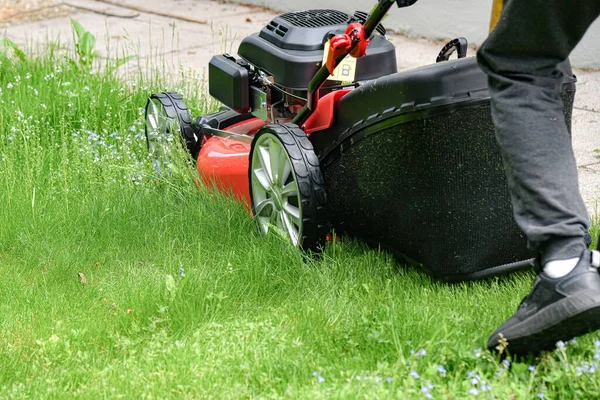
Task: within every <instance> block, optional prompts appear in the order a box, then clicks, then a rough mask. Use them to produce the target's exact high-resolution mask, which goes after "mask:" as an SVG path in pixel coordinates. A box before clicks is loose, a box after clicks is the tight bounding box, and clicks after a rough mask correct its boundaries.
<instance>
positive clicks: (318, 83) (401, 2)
mask: <svg viewBox="0 0 600 400" xmlns="http://www.w3.org/2000/svg"><path fill="white" fill-rule="evenodd" d="M417 1H418V0H378V2H377V4H376V5H375V7H374V8H373V10H372V11H371V13H370V15H369V18H367V20H366V21H365V23H364V25H363V32H364V35H362V36H363V37H364V38H370V37H371V35H372V34H373V32H375V29H376V28H377V25H379V24H380V23H381V21H382V20H383V18H384V17H385V16H386V14H387V13H388V12H389V11H390V9H391V8H392V6H393V5H394V4H397V5H398V7H408V6H412V5H413V4H415V3H416V2H417ZM359 43H360V40H355V41H354V42H353V44H352V46H350V47H349V48H348V50H347V51H344V52H343V53H340V54H339V55H338V56H337V57H336V58H335V67H337V66H338V65H339V64H340V63H341V62H342V60H344V58H346V56H348V54H350V53H351V52H352V51H353V50H354V48H355V47H357V45H358V44H359ZM327 64H329V63H323V65H322V66H321V68H319V70H318V71H317V73H316V74H315V76H314V77H313V78H312V80H311V81H310V82H309V84H308V96H307V97H308V98H307V101H306V105H305V106H304V107H303V108H302V110H300V112H299V113H298V115H296V117H295V118H294V119H293V120H292V123H294V124H296V125H298V126H300V127H302V125H304V123H305V122H306V121H307V120H308V118H309V117H310V116H311V115H312V114H313V112H314V111H315V110H316V108H317V104H318V103H319V90H320V89H321V87H322V86H323V84H324V83H325V81H326V80H327V78H329V75H331V72H330V70H329V69H328V68H327ZM330 67H331V66H330ZM334 69H335V68H334Z"/></svg>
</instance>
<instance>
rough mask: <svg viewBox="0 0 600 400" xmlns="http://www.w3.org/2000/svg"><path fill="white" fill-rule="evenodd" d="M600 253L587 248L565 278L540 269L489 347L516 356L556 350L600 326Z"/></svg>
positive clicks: (495, 334) (491, 337)
mask: <svg viewBox="0 0 600 400" xmlns="http://www.w3.org/2000/svg"><path fill="white" fill-rule="evenodd" d="M599 266H600V253H599V252H598V251H591V250H585V251H584V252H583V255H582V256H581V258H580V259H579V262H578V263H577V266H576V267H575V269H573V271H571V272H570V273H569V274H567V275H566V276H563V277H562V278H556V279H553V278H550V277H548V276H547V275H546V274H545V273H544V272H540V273H539V274H538V276H537V277H536V279H535V281H534V282H533V287H532V289H531V292H530V293H529V295H528V296H527V297H526V298H525V299H524V300H523V301H522V302H521V305H520V306H519V308H518V309H517V312H516V313H515V315H513V316H512V317H510V319H509V320H508V321H506V322H505V323H504V324H502V326H500V328H498V329H497V330H496V332H494V333H493V334H492V336H490V339H489V341H488V349H490V350H491V351H494V350H496V351H500V352H501V353H502V352H503V351H504V350H506V351H507V352H508V353H510V354H514V355H526V354H530V353H531V354H535V353H539V352H540V351H543V350H552V349H553V348H554V347H555V345H556V342H557V341H559V340H563V341H566V340H569V339H572V338H573V337H575V336H579V335H583V334H586V333H589V332H593V331H595V330H597V329H600V274H599V273H598V267H599Z"/></svg>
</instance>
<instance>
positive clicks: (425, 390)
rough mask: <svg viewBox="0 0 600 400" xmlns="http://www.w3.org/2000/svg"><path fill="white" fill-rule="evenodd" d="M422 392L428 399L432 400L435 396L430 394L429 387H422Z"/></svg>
mask: <svg viewBox="0 0 600 400" xmlns="http://www.w3.org/2000/svg"><path fill="white" fill-rule="evenodd" d="M421 392H422V393H423V394H424V395H425V397H426V398H428V399H431V398H432V397H433V396H432V395H431V392H429V388H428V387H427V386H421Z"/></svg>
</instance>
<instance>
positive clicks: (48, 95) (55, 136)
mask: <svg viewBox="0 0 600 400" xmlns="http://www.w3.org/2000/svg"><path fill="white" fill-rule="evenodd" d="M52 49H53V47H52V46H51V47H50V48H49V50H48V52H47V53H45V54H43V55H40V56H38V57H35V58H34V57H31V56H26V55H24V54H22V53H20V52H19V51H18V50H17V51H14V50H12V49H10V46H8V45H5V46H4V47H0V50H2V51H3V53H2V54H0V398H12V397H14V398H23V397H27V398H35V399H38V398H71V397H76V398H89V399H97V398H105V397H107V398H119V397H121V398H219V399H221V398H293V399H296V398H308V399H312V398H327V399H329V398H334V399H335V398H338V399H348V398H368V399H370V398H411V399H421V398H434V399H462V398H482V399H489V398H495V399H534V398H547V399H552V398H556V399H571V398H572V399H595V398H600V379H599V376H600V375H599V373H598V371H597V362H599V359H600V340H599V339H600V335H598V334H591V335H588V336H585V337H581V338H578V339H577V340H576V341H573V342H569V343H565V344H561V346H560V348H559V349H558V350H556V351H555V352H551V353H545V354H543V355H542V356H541V357H539V358H530V359H525V360H511V359H510V358H509V359H507V360H505V361H503V362H500V361H499V360H498V359H497V358H496V357H495V356H494V355H492V354H491V353H489V352H487V350H485V344H486V341H487V338H488V335H489V334H490V333H491V332H492V331H493V330H494V329H495V328H496V327H497V326H498V325H499V324H500V323H502V322H503V321H504V320H505V319H506V318H507V317H508V316H510V315H511V314H512V313H513V312H514V310H515V309H516V307H517V305H518V304H519V302H520V300H521V299H522V297H523V296H525V295H526V294H527V292H528V290H529V287H530V284H531V282H532V280H533V275H532V273H522V274H517V275H513V276H510V277H506V278H502V279H491V280H488V281H484V282H475V283H464V284H456V285H448V284H445V283H442V282H439V281H436V280H433V279H431V278H430V277H428V276H427V275H426V274H424V273H422V272H420V271H418V270H416V269H414V268H409V267H405V266H403V265H401V264H399V263H398V262H397V261H396V260H395V259H394V258H393V257H391V256H390V255H388V254H386V253H385V252H380V251H377V250H373V249H369V248H367V247H365V246H363V245H362V244H361V243H358V242H353V241H350V240H347V239H344V240H343V241H342V242H341V243H331V244H330V245H329V246H328V247H327V249H326V250H325V253H324V255H323V256H322V257H321V258H318V259H310V258H305V257H304V256H303V255H302V254H300V253H299V252H298V251H297V250H295V249H293V248H290V246H288V245H287V244H286V243H285V241H284V240H282V239H281V238H279V237H270V238H267V239H263V238H261V237H259V235H258V234H257V233H256V231H255V227H254V223H253V221H252V220H251V218H250V217H249V215H248V214H247V212H246V210H245V209H244V208H243V207H242V206H241V205H239V204H238V203H236V202H235V201H233V200H231V199H229V198H227V197H224V196H222V195H219V194H216V193H212V192H211V191H209V190H207V189H205V188H198V187H197V186H196V185H195V183H194V178H195V172H194V169H193V166H190V164H188V163H186V162H185V160H180V161H179V162H178V166H177V169H175V170H174V171H173V172H171V173H170V174H163V175H161V176H158V174H157V172H156V171H155V170H154V169H153V167H152V162H151V161H150V160H149V159H148V154H147V151H146V141H145V137H144V132H143V121H144V115H143V107H144V105H145V102H146V98H147V96H148V95H149V94H150V93H152V92H155V91H162V90H165V89H168V90H177V91H180V92H182V94H183V95H184V97H185V99H186V101H187V102H188V104H189V105H190V106H191V107H192V108H193V110H194V112H195V115H200V113H201V112H205V111H206V110H205V108H207V101H206V100H205V99H202V96H201V94H202V93H204V92H205V91H204V90H203V89H202V88H201V86H200V84H199V83H198V82H195V83H191V82H187V83H181V84H180V85H179V87H177V85H166V84H164V83H162V81H161V79H160V77H156V76H154V77H153V78H152V79H146V78H143V77H142V76H141V75H140V76H137V77H134V78H132V79H128V80H127V81H124V80H119V79H118V78H117V76H116V74H115V73H114V71H112V70H111V68H101V69H100V70H99V71H97V70H94V72H92V70H91V69H90V68H89V65H88V64H87V63H86V62H84V61H82V59H81V57H79V58H78V57H76V56H75V55H72V56H69V57H65V56H64V55H60V54H62V53H61V52H58V51H56V52H55V51H53V50H52ZM594 231H595V232H596V231H597V229H596V227H595V228H594ZM482 348H483V349H484V350H482Z"/></svg>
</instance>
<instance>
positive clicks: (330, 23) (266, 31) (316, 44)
mask: <svg viewBox="0 0 600 400" xmlns="http://www.w3.org/2000/svg"><path fill="white" fill-rule="evenodd" d="M366 18H367V14H366V13H362V12H357V13H355V14H354V16H351V15H349V14H346V13H344V12H341V11H335V10H310V11H302V12H293V13H288V14H283V15H280V16H277V17H275V18H274V19H273V20H272V21H271V22H269V24H268V25H267V26H265V27H264V28H263V29H262V30H261V31H260V32H259V33H255V34H253V35H250V36H249V37H247V38H245V39H244V40H243V41H242V43H241V44H240V47H239V49H238V54H239V56H240V57H241V59H236V58H235V57H233V56H231V55H229V54H223V55H218V56H215V57H213V58H212V60H211V62H210V64H209V91H210V94H211V96H213V97H214V98H216V99H217V100H219V101H220V102H221V103H223V104H224V105H225V106H227V107H229V108H231V109H232V110H234V111H236V112H237V113H240V114H247V113H252V114H253V115H254V116H256V117H258V118H261V119H263V120H264V121H266V122H268V123H271V122H286V121H289V120H291V119H292V118H293V117H294V116H295V115H296V114H297V113H298V112H299V111H300V109H301V108H302V107H303V106H304V105H305V104H306V101H307V100H306V97H307V91H308V86H309V82H310V81H311V79H312V78H313V77H314V76H315V74H316V72H317V71H318V70H319V68H320V67H321V65H322V63H323V58H324V56H323V55H324V52H325V46H326V44H328V41H329V39H330V38H332V37H333V36H335V35H338V34H340V33H344V31H345V30H346V28H347V27H348V23H350V22H361V23H362V22H364V21H365V20H366ZM352 69H353V67H352V66H350V67H349V66H346V67H344V69H343V70H342V71H341V73H340V74H336V77H337V78H334V79H339V80H333V79H330V80H329V81H328V83H326V84H325V85H324V86H323V89H322V90H321V95H324V94H326V93H329V92H331V91H334V90H337V89H341V88H344V87H347V86H356V85H357V84H358V83H359V82H360V81H367V80H371V79H375V78H378V77H381V76H385V75H390V74H393V73H396V72H397V70H398V67H397V64H396V51H395V48H394V45H393V44H392V43H391V42H389V41H388V40H387V39H386V37H385V29H384V28H383V26H381V25H379V26H378V27H377V34H374V35H373V36H372V37H371V40H370V44H369V47H368V49H367V53H366V55H365V56H364V57H362V58H360V59H358V60H356V65H355V70H352Z"/></svg>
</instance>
